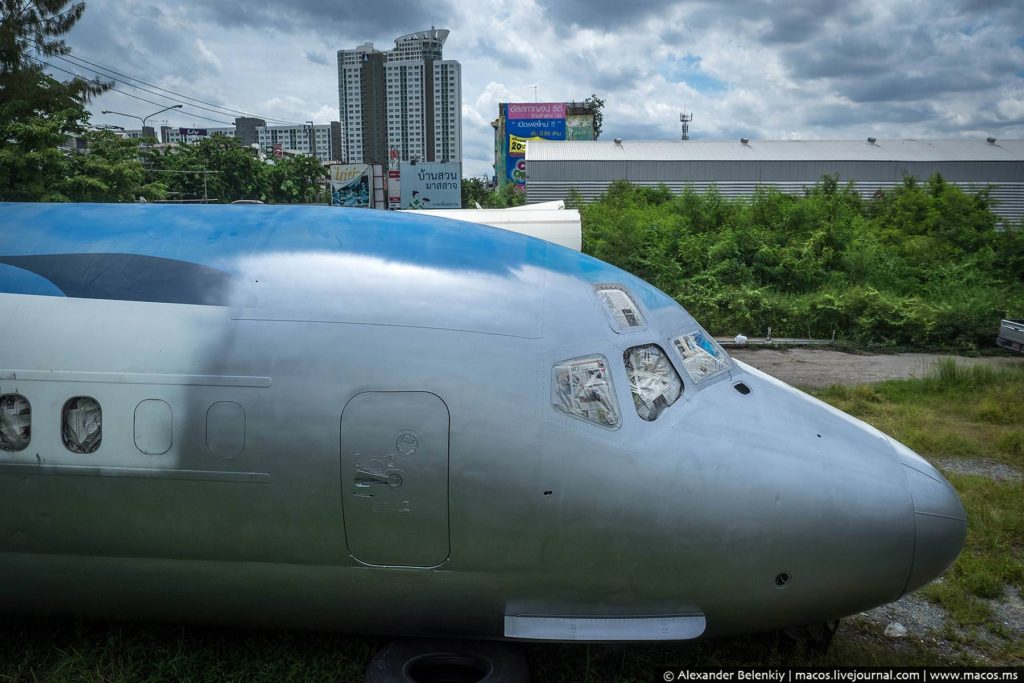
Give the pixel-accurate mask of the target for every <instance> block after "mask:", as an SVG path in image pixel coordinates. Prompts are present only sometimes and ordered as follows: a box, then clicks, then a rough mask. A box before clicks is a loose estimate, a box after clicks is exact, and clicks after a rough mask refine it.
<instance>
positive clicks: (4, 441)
mask: <svg viewBox="0 0 1024 683" xmlns="http://www.w3.org/2000/svg"><path fill="white" fill-rule="evenodd" d="M31 440H32V406H31V405H29V402H28V399H26V398H25V397H24V396H22V395H21V394H4V395H3V396H0V450H3V451H23V450H25V449H26V448H27V447H28V443H29V441H31Z"/></svg>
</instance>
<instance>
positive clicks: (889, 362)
mask: <svg viewBox="0 0 1024 683" xmlns="http://www.w3.org/2000/svg"><path fill="white" fill-rule="evenodd" d="M729 353H730V354H731V355H732V356H733V357H734V358H736V359H738V360H741V361H743V362H744V363H746V364H748V365H753V366H754V367H755V368H757V369H758V370H761V371H763V372H766V373H768V374H769V375H772V376H773V377H776V378H778V379H781V380H782V381H783V382H785V383H787V384H792V385H793V386H798V387H809V388H813V389H818V388H824V387H828V386H831V385H833V384H866V383H869V382H880V381H882V380H885V379H905V378H907V377H922V376H924V375H926V374H928V372H929V371H930V370H931V369H932V367H934V365H935V363H936V362H937V361H939V360H940V359H942V358H955V359H956V361H957V363H961V364H963V365H979V364H984V365H1013V364H1024V355H1022V356H989V357H984V358H968V357H965V356H948V355H943V354H937V353H893V354H885V355H870V356H868V355H859V354H853V353H843V352H842V351H828V350H825V349H804V348H799V349H762V348H753V347H751V348H746V349H735V348H734V349H729Z"/></svg>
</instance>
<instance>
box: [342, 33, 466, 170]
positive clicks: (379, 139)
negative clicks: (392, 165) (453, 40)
mask: <svg viewBox="0 0 1024 683" xmlns="http://www.w3.org/2000/svg"><path fill="white" fill-rule="evenodd" d="M447 38H448V30H447V29H436V28H431V29H430V30H429V31H418V32H416V33H409V34H407V35H404V36H401V37H399V38H397V39H396V40H395V47H394V49H392V50H387V51H385V52H381V51H379V50H375V49H374V47H373V44H372V43H363V44H362V45H360V46H358V47H356V48H354V49H352V50H339V51H338V105H339V108H340V112H341V117H340V118H341V122H342V126H343V127H344V135H343V141H344V150H343V154H344V156H345V159H346V160H347V161H348V162H349V163H387V161H388V156H389V152H390V150H396V151H397V153H398V156H399V158H400V159H402V160H403V161H414V160H415V161H440V162H457V161H462V67H461V65H460V64H459V63H458V62H457V61H453V60H445V59H443V57H442V53H441V51H442V48H443V47H444V42H445V40H446V39H447Z"/></svg>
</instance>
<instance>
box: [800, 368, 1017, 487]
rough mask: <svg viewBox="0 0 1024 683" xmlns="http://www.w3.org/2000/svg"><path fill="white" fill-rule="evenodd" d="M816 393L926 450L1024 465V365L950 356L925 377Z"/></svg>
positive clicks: (926, 452)
mask: <svg viewBox="0 0 1024 683" xmlns="http://www.w3.org/2000/svg"><path fill="white" fill-rule="evenodd" d="M815 394H816V395H817V396H818V398H820V399H822V400H823V401H827V402H828V403H831V404H832V405H834V406H836V407H837V408H839V409H840V410H843V411H846V412H848V413H850V414H851V415H854V416H856V417H859V418H860V419H862V420H864V421H865V422H868V423H870V424H872V425H874V426H875V427H878V428H879V429H881V430H882V431H883V432H885V433H886V434H889V435H890V436H892V437H893V438H895V439H897V440H899V441H901V442H903V443H905V444H906V445H907V446H909V447H910V448H913V449H914V450H915V451H917V452H919V453H921V454H922V455H924V456H925V457H943V458H946V457H968V458H985V459H989V460H996V461H999V462H1003V463H1005V464H1007V465H1011V466H1014V467H1017V468H1019V469H1024V365H1011V366H1006V367H991V366H986V365H973V366H962V365H957V364H956V363H955V362H954V361H953V360H952V359H946V360H943V361H941V362H940V363H938V364H937V366H936V369H935V371H934V372H933V373H932V374H930V375H928V376H927V377H922V378H919V379H905V380H889V381H886V382H879V383H878V384H870V385H859V386H833V387H829V388H828V389H825V390H822V391H818V392H815Z"/></svg>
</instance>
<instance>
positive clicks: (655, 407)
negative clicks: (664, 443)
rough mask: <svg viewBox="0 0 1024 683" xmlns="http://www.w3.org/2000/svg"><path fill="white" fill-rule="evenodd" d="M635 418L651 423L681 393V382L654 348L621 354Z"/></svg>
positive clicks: (660, 352) (647, 346)
mask: <svg viewBox="0 0 1024 683" xmlns="http://www.w3.org/2000/svg"><path fill="white" fill-rule="evenodd" d="M622 360H623V362H624V363H625V365H626V375H627V376H628V377H629V390H630V391H631V392H632V393H633V404H634V405H635V406H636V412H637V414H638V415H639V416H640V417H641V418H643V419H644V420H647V421H648V422H652V421H654V420H657V419H658V416H659V415H661V413H662V411H663V410H665V408H668V407H669V406H670V405H672V404H673V403H675V402H676V399H677V398H679V395H680V394H682V393H683V382H682V380H681V379H679V374H678V373H677V372H676V370H675V368H673V367H672V364H671V363H670V362H669V360H668V357H667V356H665V352H664V351H662V350H661V347H660V346H658V345H657V344H645V345H644V346H634V347H633V348H631V349H628V350H627V351H626V352H625V353H624V354H622Z"/></svg>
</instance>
